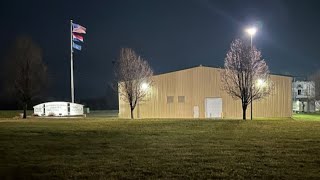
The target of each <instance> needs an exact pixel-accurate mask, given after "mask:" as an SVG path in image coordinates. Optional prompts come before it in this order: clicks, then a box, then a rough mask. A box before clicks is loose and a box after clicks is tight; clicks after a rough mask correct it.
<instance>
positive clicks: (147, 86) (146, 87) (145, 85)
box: [141, 82, 149, 91]
mask: <svg viewBox="0 0 320 180" xmlns="http://www.w3.org/2000/svg"><path fill="white" fill-rule="evenodd" d="M148 88H149V85H148V84H147V83H145V82H144V83H142V84H141V89H142V90H143V91H145V90H147V89H148Z"/></svg>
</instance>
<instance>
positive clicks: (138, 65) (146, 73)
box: [115, 48, 153, 119]
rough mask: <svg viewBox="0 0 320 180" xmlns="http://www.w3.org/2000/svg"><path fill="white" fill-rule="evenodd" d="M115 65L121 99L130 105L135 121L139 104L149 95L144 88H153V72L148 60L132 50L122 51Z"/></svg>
mask: <svg viewBox="0 0 320 180" xmlns="http://www.w3.org/2000/svg"><path fill="white" fill-rule="evenodd" d="M115 65H116V67H115V77H116V84H117V86H116V87H117V89H118V93H119V95H120V98H122V100H124V101H125V102H128V103H129V105H130V110H131V118H132V119H133V118H134V117H133V110H134V109H135V107H136V105H137V103H138V102H140V101H143V100H144V98H145V97H146V95H147V93H148V91H147V90H146V89H145V87H143V86H144V85H147V86H148V87H149V88H150V87H151V86H152V83H153V81H152V76H153V70H152V69H151V67H150V66H149V64H148V62H147V61H146V60H144V59H143V58H142V57H140V56H138V55H137V54H136V53H135V52H134V51H133V50H132V49H130V48H124V49H121V51H120V58H119V60H118V61H117V62H116V63H115Z"/></svg>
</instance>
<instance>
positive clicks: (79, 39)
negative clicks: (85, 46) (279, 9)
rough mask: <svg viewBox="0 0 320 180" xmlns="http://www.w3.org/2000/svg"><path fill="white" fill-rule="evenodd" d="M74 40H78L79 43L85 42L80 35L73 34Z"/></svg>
mask: <svg viewBox="0 0 320 180" xmlns="http://www.w3.org/2000/svg"><path fill="white" fill-rule="evenodd" d="M72 38H73V40H75V41H77V40H78V41H81V42H83V37H82V36H80V35H78V34H75V33H72Z"/></svg>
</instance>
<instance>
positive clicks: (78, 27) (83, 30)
mask: <svg viewBox="0 0 320 180" xmlns="http://www.w3.org/2000/svg"><path fill="white" fill-rule="evenodd" d="M86 30H87V29H86V28H85V27H83V26H81V25H79V24H75V23H72V32H75V33H81V34H86Z"/></svg>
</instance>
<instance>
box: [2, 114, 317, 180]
mask: <svg viewBox="0 0 320 180" xmlns="http://www.w3.org/2000/svg"><path fill="white" fill-rule="evenodd" d="M319 137H320V121H297V120H282V121H276V120H272V121H268V120H260V121H241V120H232V121H228V120H173V119H168V120H121V119H119V120H115V119H103V118H87V119H29V120H12V119H2V120H0V144H1V146H0V179H6V178H8V179H21V178H25V179H30V178H35V179H86V178H90V179H139V178H148V179H159V178H164V179H168V178H169V179H172V178H175V179H207V178H211V179H212V178H222V179H230V178H232V179H247V178H257V179H260V178H267V179H269V178H270V179H271V178H276V179H312V178H313V179H319V178H320V139H319Z"/></svg>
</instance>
